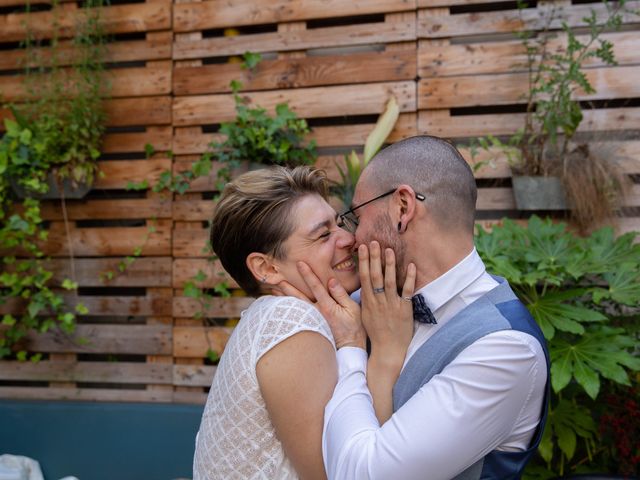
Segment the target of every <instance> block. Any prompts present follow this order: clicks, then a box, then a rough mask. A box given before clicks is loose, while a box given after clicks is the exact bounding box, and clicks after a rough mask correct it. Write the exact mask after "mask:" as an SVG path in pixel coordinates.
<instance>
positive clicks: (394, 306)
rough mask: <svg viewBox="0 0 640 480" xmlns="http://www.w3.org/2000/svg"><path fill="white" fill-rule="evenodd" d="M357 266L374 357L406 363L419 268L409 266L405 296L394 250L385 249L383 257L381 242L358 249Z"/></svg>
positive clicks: (365, 318)
mask: <svg viewBox="0 0 640 480" xmlns="http://www.w3.org/2000/svg"><path fill="white" fill-rule="evenodd" d="M358 262H359V267H358V269H359V272H360V284H361V294H360V298H361V302H362V323H363V325H364V328H365V329H366V331H367V335H368V336H369V339H370V340H371V353H372V355H374V354H375V355H378V354H380V355H385V357H386V356H389V357H390V358H394V359H396V361H400V359H401V360H402V361H404V356H405V354H406V351H407V348H408V347H409V343H410V342H411V338H412V337H413V307H412V302H411V297H412V296H413V292H414V288H415V282H416V267H415V265H414V264H413V263H410V264H409V265H408V267H407V277H406V279H405V282H404V285H403V287H402V293H401V294H398V288H397V285H396V260H395V254H394V252H393V250H392V249H390V248H387V249H385V251H384V257H383V254H382V252H381V248H380V244H379V243H378V242H375V241H373V242H371V243H370V244H369V245H368V246H367V245H365V244H362V245H360V247H358ZM383 262H384V274H383V273H382V272H383V268H382V265H383ZM400 366H402V364H400Z"/></svg>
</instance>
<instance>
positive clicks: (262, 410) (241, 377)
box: [193, 296, 335, 480]
mask: <svg viewBox="0 0 640 480" xmlns="http://www.w3.org/2000/svg"><path fill="white" fill-rule="evenodd" d="M309 330H310V331H315V332H318V333H320V334H322V335H323V336H325V337H326V338H327V339H329V340H330V341H331V343H332V344H334V341H333V336H332V335H331V330H330V329H329V325H328V324H327V322H326V321H325V319H324V318H323V317H322V315H320V312H318V310H316V309H315V308H314V307H313V306H312V305H309V304H308V303H305V302H303V301H301V300H298V299H296V298H293V297H272V296H267V297H261V298H259V299H258V300H256V301H255V302H253V303H252V304H251V306H250V307H249V308H248V309H247V310H246V311H244V312H243V314H242V318H241V320H240V322H239V323H238V325H237V327H236V328H235V330H234V331H233V334H232V335H231V338H230V339H229V342H228V343H227V346H226V348H225V351H224V354H223V355H222V358H221V360H220V364H219V365H218V369H217V371H216V375H215V377H214V379H213V384H212V385H211V390H210V392H209V397H208V398H207V404H206V406H205V409H204V413H203V416H202V422H201V424H200V430H199V432H198V436H197V437H196V452H195V457H194V461H193V478H194V480H205V479H206V480H209V479H218V478H219V479H242V480H244V479H257V478H261V479H276V478H277V479H288V478H297V475H296V473H295V471H294V469H293V466H292V465H291V463H290V462H289V460H288V459H287V458H286V457H285V455H284V451H283V449H282V444H281V443H280V441H279V440H278V439H277V438H276V435H275V431H274V428H273V425H272V424H271V421H270V419H269V414H268V413H267V409H266V406H265V403H264V400H263V398H262V395H261V394H260V387H259V385H258V379H257V376H256V364H257V362H258V360H259V359H260V358H261V357H262V355H264V354H265V353H266V352H268V351H269V350H270V349H272V348H273V347H274V346H276V345H277V344H278V343H280V342H282V341H283V340H285V339H287V338H289V337H290V336H292V335H294V334H295V333H298V332H301V331H309ZM334 347H335V344H334ZM292 361H295V359H292Z"/></svg>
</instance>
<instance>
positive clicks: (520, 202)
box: [512, 176, 569, 210]
mask: <svg viewBox="0 0 640 480" xmlns="http://www.w3.org/2000/svg"><path fill="white" fill-rule="evenodd" d="M512 185H513V195H514V197H515V200H516V207H517V208H518V210H567V209H568V208H569V207H568V206H567V199H566V194H565V190H564V186H563V185H562V182H561V180H560V177H542V176H514V177H513V178H512Z"/></svg>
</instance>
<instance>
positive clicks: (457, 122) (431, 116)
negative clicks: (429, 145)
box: [418, 107, 640, 138]
mask: <svg viewBox="0 0 640 480" xmlns="http://www.w3.org/2000/svg"><path fill="white" fill-rule="evenodd" d="M583 115H584V118H583V119H582V122H581V123H580V127H579V128H578V131H579V132H598V131H615V130H638V129H640V108H638V107H630V108H599V109H597V110H595V109H592V110H589V109H585V110H583ZM524 121H525V114H524V113H503V114H489V115H453V116H452V115H451V114H450V112H449V110H446V109H443V110H423V111H421V112H420V113H419V114H418V131H419V132H420V134H427V135H435V136H437V137H445V138H456V137H481V136H484V135H488V134H491V135H511V134H513V133H515V132H516V131H517V130H518V129H519V128H522V126H523V125H524Z"/></svg>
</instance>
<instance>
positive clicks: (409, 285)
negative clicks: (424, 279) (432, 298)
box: [402, 263, 417, 298]
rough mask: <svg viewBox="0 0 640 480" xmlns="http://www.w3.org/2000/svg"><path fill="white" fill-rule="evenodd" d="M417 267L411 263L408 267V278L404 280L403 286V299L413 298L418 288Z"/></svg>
mask: <svg viewBox="0 0 640 480" xmlns="http://www.w3.org/2000/svg"><path fill="white" fill-rule="evenodd" d="M416 272H417V270H416V266H415V264H413V263H410V264H409V265H408V266H407V277H406V278H405V279H404V285H403V286H402V297H403V298H411V297H413V292H415V288H416Z"/></svg>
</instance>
